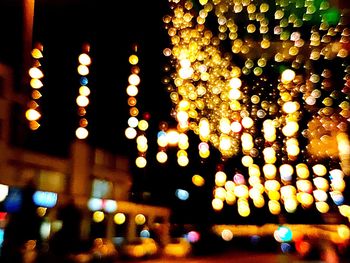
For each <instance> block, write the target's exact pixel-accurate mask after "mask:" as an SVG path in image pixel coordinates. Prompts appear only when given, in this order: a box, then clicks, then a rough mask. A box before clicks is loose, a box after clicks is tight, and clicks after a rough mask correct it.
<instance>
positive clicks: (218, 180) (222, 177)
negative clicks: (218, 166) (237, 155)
mask: <svg viewBox="0 0 350 263" xmlns="http://www.w3.org/2000/svg"><path fill="white" fill-rule="evenodd" d="M226 178H227V175H226V173H224V172H223V171H218V172H216V174H215V184H216V185H217V186H224V185H225V183H226Z"/></svg>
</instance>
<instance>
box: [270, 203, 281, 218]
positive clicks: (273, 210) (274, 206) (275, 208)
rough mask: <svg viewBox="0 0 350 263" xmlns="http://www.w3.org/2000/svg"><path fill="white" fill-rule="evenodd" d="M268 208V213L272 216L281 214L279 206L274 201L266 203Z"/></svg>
mask: <svg viewBox="0 0 350 263" xmlns="http://www.w3.org/2000/svg"><path fill="white" fill-rule="evenodd" d="M268 207H269V210H270V213H271V214H273V215H278V214H280V213H281V205H280V203H279V202H278V201H276V200H270V201H269V202H268Z"/></svg>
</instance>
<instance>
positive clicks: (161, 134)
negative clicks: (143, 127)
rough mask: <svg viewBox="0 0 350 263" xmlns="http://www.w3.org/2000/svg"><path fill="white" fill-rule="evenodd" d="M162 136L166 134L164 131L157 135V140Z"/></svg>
mask: <svg viewBox="0 0 350 263" xmlns="http://www.w3.org/2000/svg"><path fill="white" fill-rule="evenodd" d="M162 136H166V132H165V131H159V132H158V134H157V138H159V137H162Z"/></svg>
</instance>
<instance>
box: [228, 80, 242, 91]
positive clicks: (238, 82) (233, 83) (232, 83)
mask: <svg viewBox="0 0 350 263" xmlns="http://www.w3.org/2000/svg"><path fill="white" fill-rule="evenodd" d="M229 85H230V87H231V88H232V89H239V88H240V87H241V86H242V81H241V79H240V78H232V79H231V80H230V82H229Z"/></svg>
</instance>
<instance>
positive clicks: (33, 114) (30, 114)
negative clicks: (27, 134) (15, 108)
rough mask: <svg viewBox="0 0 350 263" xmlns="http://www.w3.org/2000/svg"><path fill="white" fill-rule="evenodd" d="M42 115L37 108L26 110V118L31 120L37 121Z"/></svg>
mask: <svg viewBox="0 0 350 263" xmlns="http://www.w3.org/2000/svg"><path fill="white" fill-rule="evenodd" d="M40 117H41V114H40V113H39V112H38V111H37V110H35V109H28V110H27V111H26V118H27V120H29V121H36V120H38V119H39V118H40Z"/></svg>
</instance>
